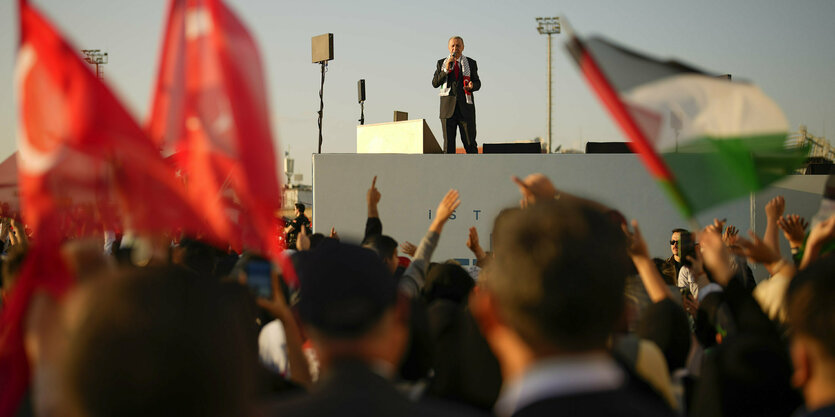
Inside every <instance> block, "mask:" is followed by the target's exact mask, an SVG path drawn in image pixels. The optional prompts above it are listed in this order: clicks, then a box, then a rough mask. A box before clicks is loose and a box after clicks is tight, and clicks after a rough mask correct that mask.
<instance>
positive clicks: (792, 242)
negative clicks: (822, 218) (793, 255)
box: [777, 214, 809, 248]
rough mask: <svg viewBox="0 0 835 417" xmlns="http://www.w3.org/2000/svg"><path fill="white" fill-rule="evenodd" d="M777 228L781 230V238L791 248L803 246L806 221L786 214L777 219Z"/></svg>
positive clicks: (794, 215)
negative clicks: (783, 238)
mask: <svg viewBox="0 0 835 417" xmlns="http://www.w3.org/2000/svg"><path fill="white" fill-rule="evenodd" d="M777 226H779V227H780V229H782V230H783V236H784V237H785V238H786V240H788V241H789V246H791V247H792V248H799V247H801V246H803V240H804V239H806V229H807V228H809V223H808V222H806V219H804V218H803V217H800V216H798V215H797V214H787V215H785V216H784V217H781V218H779V219H777Z"/></svg>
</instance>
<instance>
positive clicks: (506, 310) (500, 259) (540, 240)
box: [485, 200, 630, 352]
mask: <svg viewBox="0 0 835 417" xmlns="http://www.w3.org/2000/svg"><path fill="white" fill-rule="evenodd" d="M493 237H494V255H495V258H494V260H493V262H492V264H491V265H490V267H488V269H489V270H488V272H487V279H486V282H485V283H486V285H487V289H488V290H489V292H490V293H491V294H493V295H494V297H495V298H496V300H497V301H498V304H499V308H500V309H501V310H502V313H503V314H502V317H503V318H504V319H505V320H506V321H507V323H508V325H509V326H510V327H511V328H513V329H514V330H515V331H516V332H517V333H518V334H519V336H520V337H521V338H522V339H523V340H524V341H525V343H526V344H528V345H529V347H530V348H531V349H533V350H534V352H537V351H553V350H555V349H556V350H560V351H564V352H572V351H573V352H581V351H587V350H592V349H600V348H604V347H605V345H606V341H607V338H608V336H609V334H610V332H611V330H612V328H613V326H614V323H615V321H616V320H617V319H618V317H619V315H620V314H621V312H622V311H623V298H624V296H623V292H624V285H625V284H624V281H625V277H626V275H627V274H628V271H629V267H630V261H629V258H628V256H627V252H626V239H625V236H624V234H623V231H622V230H621V229H620V228H619V226H618V225H615V224H614V223H613V222H612V221H611V220H610V219H609V216H608V215H607V214H605V213H602V212H600V211H598V210H596V209H594V208H592V207H590V206H588V205H586V204H583V203H578V202H573V201H564V200H558V201H554V202H547V203H539V204H535V205H534V206H532V207H529V208H527V209H525V210H514V211H508V212H506V213H504V214H503V216H502V218H501V219H497V221H496V229H495V230H494V234H493Z"/></svg>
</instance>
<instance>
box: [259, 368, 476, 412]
mask: <svg viewBox="0 0 835 417" xmlns="http://www.w3.org/2000/svg"><path fill="white" fill-rule="evenodd" d="M262 411H263V412H262V413H261V414H262V415H263V416H276V417H294V416H304V417H316V416H322V417H325V416H339V417H353V416H356V417H360V416H415V417H416V416H472V415H475V414H473V413H474V411H472V410H470V409H469V408H462V407H459V406H453V405H449V404H446V403H444V404H441V403H438V402H429V401H422V402H412V401H410V400H409V399H408V398H406V397H404V396H403V395H401V394H400V393H399V392H398V391H397V390H396V389H395V388H394V385H392V383H391V382H389V381H388V380H386V379H385V378H383V377H381V376H380V375H377V374H375V373H374V372H372V371H371V370H370V369H369V368H368V367H367V366H366V365H365V364H363V363H361V362H342V363H339V364H336V365H335V366H334V367H333V369H331V370H330V371H329V372H328V373H327V374H325V375H324V376H323V378H322V380H320V381H319V382H318V383H317V384H316V386H314V388H313V390H312V391H311V392H310V393H309V394H306V395H296V396H292V397H289V398H286V399H284V400H279V401H277V402H275V403H274V404H272V405H271V406H268V407H266V408H265V409H263V410H262Z"/></svg>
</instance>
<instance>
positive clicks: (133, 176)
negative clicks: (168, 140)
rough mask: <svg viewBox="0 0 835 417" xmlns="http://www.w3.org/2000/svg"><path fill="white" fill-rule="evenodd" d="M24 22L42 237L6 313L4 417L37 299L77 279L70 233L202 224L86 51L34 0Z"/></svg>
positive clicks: (33, 178) (22, 62)
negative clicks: (70, 267)
mask: <svg viewBox="0 0 835 417" xmlns="http://www.w3.org/2000/svg"><path fill="white" fill-rule="evenodd" d="M20 27H21V43H20V49H19V51H18V59H17V73H16V86H17V90H18V116H19V124H18V159H17V165H18V180H19V186H20V197H21V198H20V199H21V211H22V216H23V220H24V221H25V222H26V223H27V225H28V226H29V227H31V228H32V231H33V239H34V242H33V246H32V247H31V248H30V250H29V253H28V255H27V259H26V262H25V264H24V265H23V267H22V269H21V272H20V276H19V279H18V282H17V284H16V287H15V289H14V291H12V293H11V295H10V298H9V299H8V300H6V301H7V303H6V305H4V308H3V311H2V315H0V387H3V388H2V389H0V416H5V415H10V414H12V413H14V410H15V408H16V407H17V406H18V404H19V401H20V398H21V396H22V394H23V392H24V391H25V389H26V387H27V383H28V361H27V358H26V356H25V353H24V350H23V342H22V337H23V329H22V321H23V318H24V317H25V314H26V311H27V309H28V305H29V301H30V299H31V297H32V295H33V294H34V293H35V292H36V291H40V290H46V291H47V292H49V293H51V294H52V295H53V296H55V297H60V296H61V295H62V294H63V292H64V291H65V290H66V288H68V286H69V285H71V284H72V278H71V276H70V274H69V272H68V271H67V269H66V267H65V266H64V265H63V261H62V259H61V257H60V255H59V252H58V250H59V246H60V244H61V243H62V242H63V241H64V240H65V239H66V238H68V237H76V236H95V235H98V236H101V232H102V231H103V230H105V229H107V230H124V229H130V230H133V231H135V232H137V233H165V232H176V231H179V230H184V231H197V230H201V229H202V228H201V225H200V224H199V223H198V219H199V217H198V216H196V215H195V212H194V210H192V209H191V208H190V206H189V204H188V200H186V198H185V191H184V190H183V186H182V183H181V182H180V181H179V180H178V179H176V178H175V176H174V171H173V169H171V167H169V166H168V165H167V164H166V162H165V161H164V160H163V159H162V156H161V155H160V154H159V152H158V151H157V149H156V148H155V146H154V145H153V144H152V143H151V141H150V140H149V139H148V137H147V136H146V134H145V132H144V131H143V130H142V129H141V128H140V127H139V125H138V124H137V123H136V122H135V121H134V120H133V118H132V117H131V116H130V115H129V114H128V113H127V111H126V110H125V109H124V108H123V107H122V105H121V104H120V103H119V101H118V100H117V99H116V97H115V96H114V95H113V94H112V93H111V92H110V90H109V89H108V88H107V87H106V86H105V85H104V84H103V83H102V82H101V81H99V80H98V79H97V78H96V76H95V75H94V74H93V73H92V71H91V70H90V68H89V66H88V65H87V64H85V63H84V62H83V61H82V60H81V58H80V57H79V56H78V53H77V52H76V51H78V49H76V48H73V47H71V46H70V45H69V44H68V43H67V42H66V41H65V40H64V39H63V37H62V36H61V35H60V34H59V33H58V32H57V31H56V30H55V29H54V28H53V26H52V25H51V24H50V23H49V22H48V21H47V20H46V19H44V17H43V16H41V15H40V14H39V13H38V12H37V11H36V10H34V9H33V7H32V6H30V5H29V4H28V3H27V2H25V1H21V2H20Z"/></svg>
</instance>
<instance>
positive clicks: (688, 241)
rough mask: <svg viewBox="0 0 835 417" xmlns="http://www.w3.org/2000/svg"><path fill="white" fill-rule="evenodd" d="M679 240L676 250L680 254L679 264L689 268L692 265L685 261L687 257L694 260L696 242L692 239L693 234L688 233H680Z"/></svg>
mask: <svg viewBox="0 0 835 417" xmlns="http://www.w3.org/2000/svg"><path fill="white" fill-rule="evenodd" d="M680 239H681V240H680V241H679V244H678V250H679V251H680V252H681V255H680V256H681V264H682V265H685V266H687V267H688V268H689V267H690V266H692V265H691V264H690V261H689V260H687V257H688V256H690V257H692V258H693V259H696V242H695V241H694V239H693V234H692V233H690V232H681V238H680Z"/></svg>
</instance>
